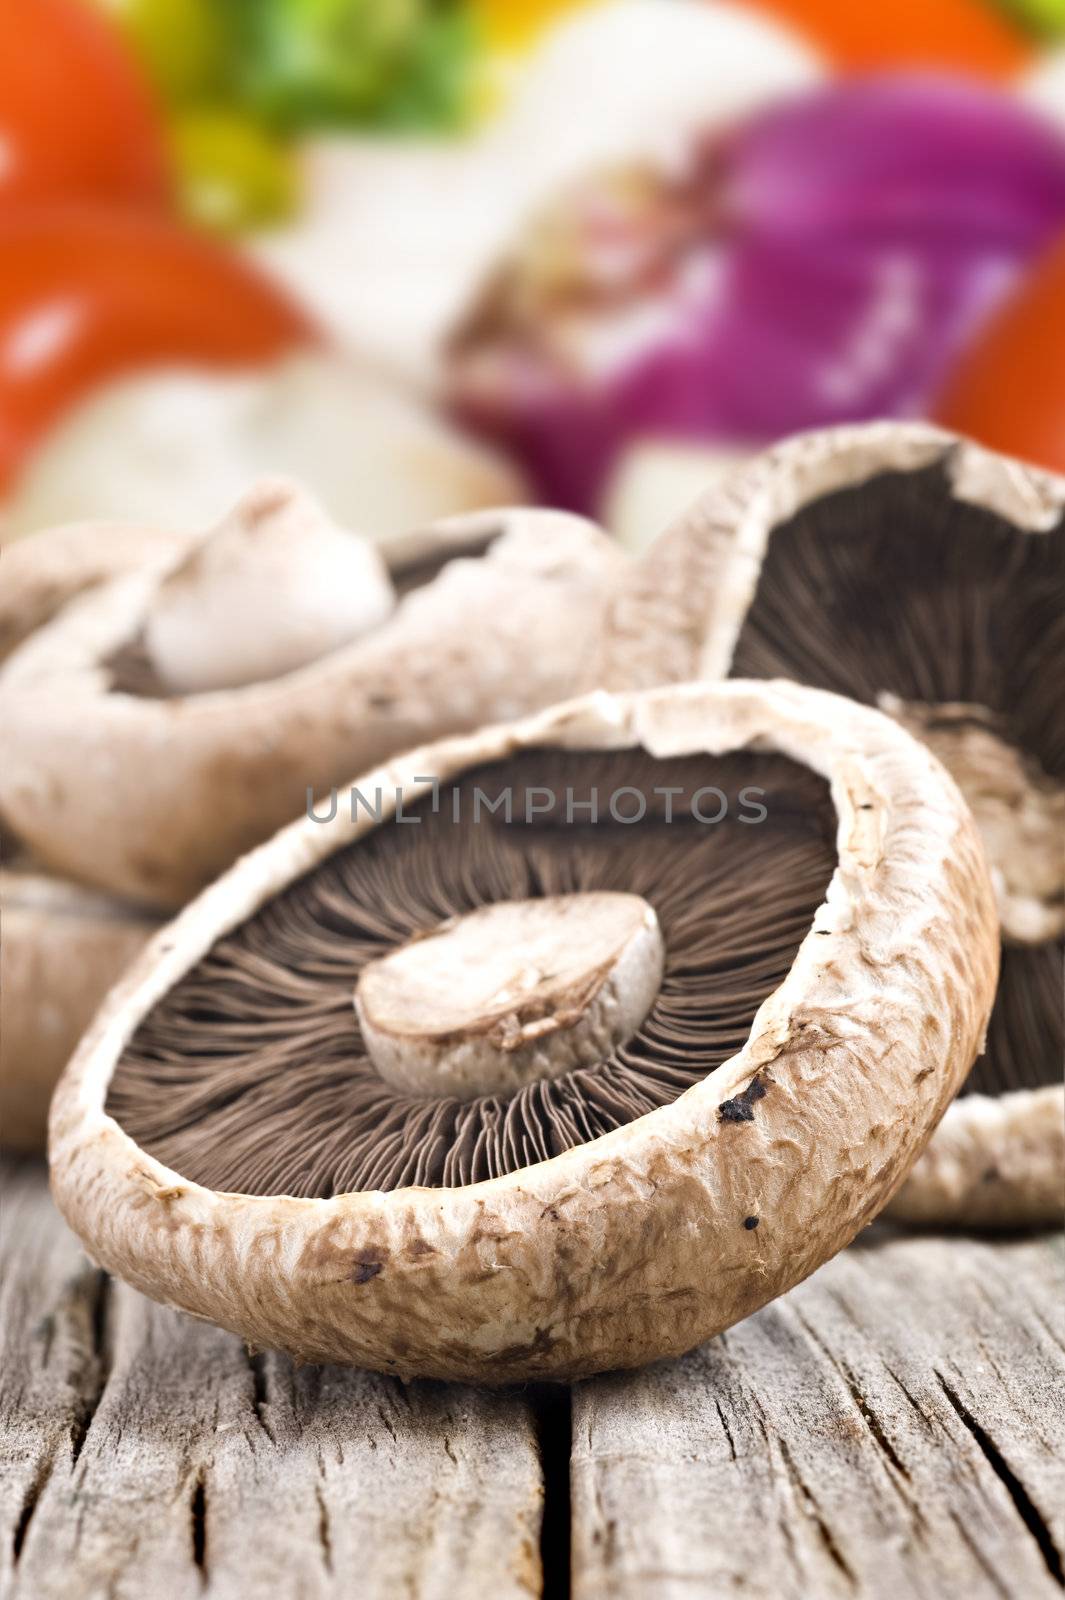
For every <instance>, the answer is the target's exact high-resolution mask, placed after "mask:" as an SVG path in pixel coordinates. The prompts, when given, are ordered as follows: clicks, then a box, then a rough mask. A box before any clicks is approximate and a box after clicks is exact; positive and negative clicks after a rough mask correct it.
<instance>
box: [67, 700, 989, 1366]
mask: <svg viewBox="0 0 1065 1600" xmlns="http://www.w3.org/2000/svg"><path fill="white" fill-rule="evenodd" d="M634 747H639V748H641V749H642V750H644V751H645V752H648V753H649V754H650V756H651V757H653V758H654V759H656V760H665V759H669V758H673V757H677V756H680V755H688V754H692V753H696V752H710V753H712V754H714V755H721V754H723V753H725V752H729V751H736V750H759V751H779V752H780V753H781V754H782V755H784V756H786V757H789V758H791V759H793V760H795V761H798V762H800V763H802V764H803V765H805V766H806V767H809V768H811V769H812V770H813V771H814V772H816V773H819V774H821V775H822V776H823V777H824V778H826V779H827V780H828V782H829V784H830V791H831V796H832V802H833V805H834V808H835V811H836V815H837V819H838V831H837V841H836V843H837V853H838V864H837V867H836V869H835V871H834V873H833V876H832V880H831V883H830V886H829V889H828V892H827V895H826V898H825V900H824V902H823V903H822V904H821V906H820V907H819V909H818V910H817V912H816V915H815V917H814V921H813V925H812V927H811V928H810V930H809V932H808V933H807V935H806V937H805V938H804V939H803V941H802V944H801V946H800V947H799V951H798V955H797V956H796V958H795V960H794V962H793V964H792V966H791V968H790V970H789V971H788V974H787V977H786V978H785V980H784V981H783V983H781V984H780V985H779V986H778V987H777V988H775V989H774V990H773V992H772V993H771V994H770V995H769V996H768V998H767V999H766V1000H765V1001H764V1003H763V1004H762V1005H761V1006H760V1007H759V1009H758V1011H757V1014H756V1015H755V1019H754V1024H753V1027H752V1028H751V1031H750V1034H749V1036H748V1037H747V1039H746V1041H745V1043H744V1044H743V1046H742V1048H741V1049H740V1050H739V1051H738V1052H737V1053H736V1054H734V1055H733V1056H731V1057H730V1058H729V1059H728V1060H726V1061H725V1062H724V1064H723V1065H721V1066H720V1067H719V1068H717V1070H714V1071H712V1072H710V1073H709V1074H708V1075H707V1076H705V1077H703V1078H701V1079H700V1080H699V1081H697V1082H696V1083H695V1085H694V1086H693V1087H692V1088H690V1089H688V1090H687V1091H686V1092H685V1093H683V1094H681V1095H680V1096H679V1097H678V1098H676V1099H675V1100H673V1101H672V1102H671V1103H669V1104H666V1105H663V1106H662V1107H661V1108H660V1109H658V1110H655V1111H653V1112H651V1113H649V1114H647V1115H644V1116H641V1117H638V1118H637V1119H636V1120H635V1121H632V1122H629V1123H627V1124H626V1125H624V1126H622V1127H619V1128H616V1129H615V1130H614V1131H612V1132H610V1133H607V1134H604V1135H602V1136H601V1137H599V1138H596V1139H593V1140H591V1141H590V1142H587V1143H584V1144H581V1145H578V1146H576V1147H575V1148H572V1149H570V1150H568V1151H566V1152H565V1153H564V1154H561V1155H558V1156H555V1157H554V1158H552V1159H549V1160H544V1161H537V1162H535V1163H533V1164H531V1165H528V1166H524V1167H520V1168H519V1169H518V1170H516V1171H511V1172H509V1173H507V1174H506V1175H504V1176H501V1177H496V1178H492V1179H489V1180H487V1181H484V1182H477V1183H471V1184H468V1185H464V1186H454V1187H434V1188H414V1187H409V1188H398V1189H394V1190H391V1191H387V1192H383V1191H381V1190H366V1191H361V1192H354V1193H345V1194H338V1195H334V1196H333V1197H331V1198H328V1199H299V1198H293V1197H291V1196H285V1195H273V1194H266V1195H263V1194H258V1195H253V1194H246V1193H232V1192H220V1191H216V1190H211V1189H208V1188H205V1187H204V1186H202V1185H200V1184H198V1183H196V1182H194V1181H191V1180H190V1179H188V1178H187V1177H185V1176H183V1175H182V1174H181V1173H179V1172H177V1171H175V1170H173V1169H172V1168H169V1167H166V1166H164V1165H163V1164H162V1163H161V1162H160V1161H158V1160H157V1159H156V1158H155V1157H153V1156H152V1155H151V1154H149V1153H148V1152H147V1151H146V1150H145V1149H143V1148H142V1147H141V1146H139V1145H138V1144H136V1143H135V1142H134V1140H133V1139H131V1138H130V1136H129V1135H128V1134H127V1133H126V1132H125V1131H124V1130H123V1128H122V1127H121V1126H120V1125H119V1123H118V1122H117V1121H116V1120H115V1119H114V1118H113V1117H112V1116H110V1115H108V1113H107V1111H106V1110H105V1104H106V1101H107V1096H108V1089H109V1084H110V1082H111V1079H112V1075H113V1073H114V1071H115V1068H116V1064H117V1063H118V1061H119V1059H120V1057H121V1056H122V1053H123V1051H124V1049H125V1047H126V1046H127V1044H128V1042H129V1040H130V1039H131V1037H132V1035H133V1034H134V1032H135V1030H136V1029H137V1028H138V1026H139V1024H140V1023H141V1022H142V1020H143V1019H144V1018H145V1017H146V1016H147V1015H148V1013H149V1012H150V1011H151V1010H152V1008H153V1007H154V1006H155V1005H156V1003H157V1002H159V1001H160V1000H161V999H162V998H163V997H165V996H166V995H167V994H168V992H169V991H170V990H171V988H172V986H173V985H175V983H177V982H178V981H179V980H180V979H181V978H182V977H183V976H184V975H185V974H187V973H189V972H190V970H191V969H192V968H193V967H195V966H196V964H197V963H198V962H199V961H200V960H201V958H203V957H204V956H205V955H206V954H207V952H209V951H210V950H211V949H212V948H213V947H214V945H215V944H216V942H217V941H218V940H219V938H220V937H222V936H224V935H225V934H227V933H228V932H229V931H230V930H233V929H235V928H237V927H238V926H239V925H240V924H242V923H243V922H244V921H245V920H246V919H247V918H249V917H250V916H252V915H253V914H254V913H255V912H256V911H257V910H258V909H259V908H261V907H263V906H265V905H266V904H267V903H268V902H269V901H271V899H272V898H273V897H274V896H275V895H276V894H277V893H278V892H279V891H280V890H282V889H283V888H284V887H285V886H287V885H289V884H291V883H293V881H294V880H296V879H299V878H302V876H303V875H304V874H307V873H308V872H309V871H311V870H312V869H313V868H315V867H316V866H317V865H318V864H320V863H323V862H325V861H326V860H328V859H329V858H330V857H332V856H333V855H334V854H335V853H336V852H337V851H338V850H341V849H342V848H343V847H345V846H347V845H350V844H352V843H353V841H356V840H360V841H361V840H362V839H364V838H365V836H366V835H368V834H369V833H370V832H371V831H372V829H373V828H374V827H375V826H380V823H375V821H374V819H373V818H372V817H371V816H369V815H368V814H367V813H366V812H365V811H361V810H360V811H359V812H358V814H357V816H356V817H355V818H354V819H353V818H352V816H351V815H350V814H349V813H348V812H346V811H345V810H343V809H342V808H341V809H338V812H337V814H336V815H335V816H334V817H333V818H332V820H330V821H327V822H323V823H316V822H315V821H313V820H312V819H310V818H306V817H305V818H302V819H301V820H299V821H297V822H296V823H294V824H292V825H291V826H289V827H288V828H286V829H285V830H284V831H282V832H281V833H280V834H278V835H277V836H276V837H275V838H274V839H272V840H271V841H270V842H268V843H267V844H265V845H263V846H262V847H260V848H259V849H258V850H256V851H254V852H253V853H251V854H250V855H248V856H246V857H245V858H244V859H243V860H242V861H240V862H238V863H237V864H236V866H234V867H233V868H232V869H231V870H230V871H229V872H228V873H227V874H226V875H225V876H224V877H222V878H221V879H219V880H218V881H217V882H216V883H214V884H213V885H212V886H211V887H210V888H209V889H208V890H207V891H205V893H204V894H203V895H201V896H200V897H199V898H198V899H197V900H196V901H195V902H194V903H193V904H192V905H190V906H189V907H188V908H187V909H186V910H185V911H184V912H183V913H182V914H181V915H180V916H179V917H178V918H177V920H176V921H175V922H173V923H172V924H171V925H170V926H168V927H167V928H166V929H165V930H163V932H161V933H160V934H159V935H158V936H157V937H156V938H155V940H154V941H153V942H152V944H151V946H150V947H149V948H148V950H147V951H146V952H145V953H144V954H143V956H142V957H141V958H140V960H139V961H138V962H137V964H136V966H135V968H134V970H133V971H132V972H131V973H130V974H128V975H127V976H126V977H125V978H124V979H123V980H122V982H121V983H120V984H119V985H118V986H117V987H116V989H115V990H114V991H113V992H112V994H111V995H110V997H109V999H108V1000H107V1002H106V1004H105V1005H104V1007H103V1009H102V1010H101V1012H100V1013H99V1014H98V1016H97V1018H96V1020H95V1022H94V1023H93V1025H92V1027H91V1028H90V1030H89V1032H88V1034H87V1035H86V1036H85V1038H84V1039H83V1041H82V1043H81V1046H80V1047H79V1049H78V1051H77V1053H76V1055H75V1057H74V1058H73V1060H72V1062H71V1064H70V1066H69V1067H68V1069H67V1071H66V1073H65V1074H64V1077H63V1079H62V1081H61V1084H60V1086H59V1089H58V1090H57V1093H56V1096H55V1099H54V1101H53V1107H52V1117H51V1125H50V1158H51V1163H52V1185H53V1191H54V1194H55V1197H56V1200H57V1203H58V1205H59V1207H60V1209H61V1211H62V1212H63V1214H64V1216H65V1217H66V1218H67V1220H68V1222H69V1223H70V1224H71V1226H72V1227H73V1228H74V1229H75V1231H76V1232H77V1233H78V1234H79V1235H80V1236H81V1238H82V1239H83V1240H84V1241H85V1244H86V1246H87V1248H88V1249H89V1251H90V1252H91V1254H92V1255H93V1257H94V1258H95V1259H96V1260H98V1261H100V1262H101V1264H102V1265H104V1266H105V1267H106V1268H107V1269H108V1270H110V1271H113V1272H115V1273H117V1274H119V1275H120V1276H122V1277H124V1278H126V1279H127V1280H128V1281H129V1282H131V1283H132V1284H134V1285H135V1286H136V1287H137V1288H139V1289H141V1290H142V1291H144V1292H145V1293H147V1294H149V1295H152V1296H154V1297H155V1298H157V1299H160V1300H163V1301H165V1302H167V1303H169V1304H172V1305H175V1306H178V1307H181V1308H183V1309H184V1310H186V1311H189V1312H192V1313H193V1314H194V1315H197V1316H200V1317H204V1318H207V1319H209V1320H212V1321H215V1322H217V1323H219V1324H221V1325H222V1326H223V1327H226V1328H229V1329H232V1330H234V1331H237V1332H239V1333H240V1334H241V1335H242V1336H243V1337H244V1338H245V1339H246V1340H247V1341H249V1342H250V1343H251V1344H253V1345H256V1346H263V1347H280V1348H282V1349H285V1350H288V1351H290V1352H291V1353H292V1354H293V1355H294V1356H296V1357H297V1358H299V1359H302V1360H308V1361H341V1362H350V1363H355V1364H358V1365H362V1366H368V1367H372V1368H376V1369H379V1370H383V1371H389V1372H394V1373H397V1374H399V1375H401V1376H404V1377H408V1376H412V1375H426V1376H434V1377H441V1378H453V1379H464V1380H468V1379H472V1380H477V1381H483V1382H490V1383H504V1382H510V1381H514V1380H524V1379H529V1378H536V1377H550V1378H560V1379H561V1378H574V1377H579V1376H582V1375H584V1374H588V1373H592V1372H596V1371H600V1370H604V1369H607V1368H613V1367H624V1366H634V1365H637V1364H639V1363H642V1362H644V1361H648V1360H651V1359H654V1358H657V1357H660V1356H669V1355H674V1354H678V1353H679V1352H681V1351H683V1350H686V1349H688V1348H690V1347H691V1346H693V1345H694V1344H696V1343H698V1342H699V1341H700V1340H703V1339H705V1338H707V1337H709V1336H710V1335H711V1334H713V1333H715V1332H717V1331H718V1330H720V1329H722V1328H725V1327H727V1326H729V1325H730V1324H731V1323H733V1322H735V1321H737V1320H738V1319H739V1318H741V1317H744V1316H746V1315H747V1314H748V1313H749V1312H751V1311H753V1310H755V1309H756V1308H757V1307H758V1306H760V1305H762V1304H764V1303H765V1302H766V1301H767V1300H769V1299H771V1298H772V1297H773V1296H774V1295H776V1294H779V1293H781V1292H783V1291H784V1290H786V1289H787V1288H789V1287H790V1286H791V1285H792V1284H794V1283H796V1282H798V1281H799V1280H800V1279H801V1278H803V1277H805V1276H806V1275H807V1274H808V1273H810V1272H812V1271H813V1270H814V1269H815V1268H816V1267H817V1266H819V1265H820V1264H821V1263H822V1262H823V1261H825V1260H826V1259H827V1258H828V1257H829V1256H831V1255H832V1254H833V1253H834V1252H835V1251H837V1250H839V1249H840V1248H842V1246H843V1245H845V1244H846V1243H848V1242H849V1241H850V1239H852V1238H853V1237H854V1235H855V1233H857V1232H858V1230H859V1229H861V1228H862V1227H863V1226H865V1224H866V1223H868V1222H869V1221H870V1220H871V1219H872V1217H873V1216H875V1215H876V1213H877V1212H878V1211H879V1210H880V1209H881V1208H882V1206H883V1205H884V1204H885V1203H886V1202H887V1200H888V1199H889V1198H890V1197H891V1195H892V1194H893V1193H894V1192H895V1190H896V1189H897V1188H898V1186H899V1184H900V1183H901V1182H902V1181H903V1179H904V1177H905V1175H906V1173H907V1171H908V1170H909V1168H910V1166H911V1165H912V1163H913V1162H914V1160H915V1159H916V1158H917V1156H918V1154H919V1153H920V1151H921V1149H922V1148H923V1146H924V1144H925V1143H926V1141H927V1139H928V1136H929V1134H930V1132H931V1130H932V1128H933V1127H934V1126H935V1124H936V1122H937V1121H938V1119H939V1117H940V1116H941V1115H942V1112H943V1110H944V1108H945V1107H946V1105H947V1104H948V1102H949V1101H950V1099H951V1098H952V1096H953V1095H954V1093H955V1091H956V1089H957V1087H958V1085H959V1084H960V1083H961V1081H962V1079H963V1078H964V1076H965V1074H966V1073H967V1072H968V1070H969V1067H970V1065H971V1062H972V1059H973V1057H974V1056H975V1054H976V1051H977V1050H978V1048H979V1046H980V1042H981V1039H982V1037H983V1032H984V1028H985V1026H986V1022H987V1017H988V1013H989V1010H990V1005H991V999H992V995H993V992H994V986H995V979H996V971H997V928H996V922H995V913H994V900H993V895H992V890H991V885H990V882H989V878H988V873H987V867H986V862H985V859H984V856H983V852H982V849H981V846H980V842H979V839H978V836H977V833H976V829H975V825H974V824H973V821H972V818H971V816H970V814H969V812H968V810H967V809H966V807H965V805H964V803H963V801H962V799H961V797H960V795H959V793H958V791H957V789H956V787H955V786H954V784H953V783H952V782H951V780H950V779H949V777H948V776H947V775H946V774H945V772H944V771H943V769H942V768H941V767H940V765H939V764H938V763H937V762H936V761H935V760H934V758H933V757H932V756H931V755H930V754H929V753H928V751H927V750H926V749H924V747H923V746H921V745H920V744H918V743H917V742H916V741H915V740H914V739H912V738H911V737H910V735H908V734H907V733H906V732H905V731H904V730H902V729H901V728H899V727H898V726H897V725H896V724H894V723H892V722H891V721H890V720H889V719H887V718H885V717H884V716H882V715H881V714H880V713H878V712H876V711H874V710H870V709H868V708H865V707H862V706H859V705H855V704H853V703H851V702H849V701H846V700H843V699H841V698H839V697H837V696H834V695H829V694H824V693H820V692H817V691H812V690H807V689H803V688H800V687H797V686H796V685H794V684H789V683H748V682H741V681H735V682H731V683H728V684H723V685H717V686H713V685H689V686H685V687H681V688H672V689H665V690H659V691H653V692H648V693H637V694H624V695H614V696H612V695H608V694H604V693H597V694H593V695H590V696H587V697H585V698H583V699H579V700H576V701H571V702H569V703H567V704H565V705H562V706H560V707H556V708H555V709H553V710H551V711H548V712H545V713H541V714H540V715H538V716H535V717H532V718H529V719H528V720H526V721H523V722H520V723H518V724H510V725H502V726H499V727H495V728H490V729H487V730H482V731H480V732H479V733H477V734H475V735H472V736H467V737H460V738H454V739H450V740H446V741H443V742H441V743H438V744H436V745H434V746H429V747H426V748H423V749H421V750H417V751H415V752H414V753H413V754H410V755H408V756H406V757H403V758H402V759H399V760H397V761H395V762H393V763H392V764H390V765H387V766H385V767H382V768H380V769H379V770H377V771H376V772H373V773H370V774H369V775H367V776H365V777H364V778H362V779H361V780H357V782H358V786H359V788H360V789H361V790H362V791H364V792H370V791H373V790H376V789H377V788H380V789H381V790H382V793H383V794H384V796H385V797H386V809H385V815H386V816H388V815H390V814H391V811H392V809H394V805H395V796H396V794H397V792H399V791H402V792H403V793H404V794H405V795H410V794H412V793H413V794H422V795H424V794H425V793H426V792H427V790H428V786H429V785H428V779H427V777H426V775H427V774H433V775H435V776H437V777H438V779H439V780H440V781H441V782H444V781H446V780H448V779H449V778H451V777H453V776H454V775H456V774H460V773H463V772H466V771H468V770H469V769H471V768H473V767H476V766H478V765H479V764H483V763H485V762H492V761H499V760H503V759H505V758H510V757H511V756H513V755H514V753H515V752H522V751H543V750H545V749H548V748H560V749H564V750H569V751H587V750H589V749H594V750H597V751H623V750H629V749H632V748H634ZM419 780H420V781H419ZM360 847H361V846H360ZM752 1219H760V1226H758V1227H752V1226H751V1221H752ZM664 1306H668V1314H665V1315H664V1314H663V1307H664Z"/></svg>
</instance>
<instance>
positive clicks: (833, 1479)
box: [572, 1236, 1065, 1600]
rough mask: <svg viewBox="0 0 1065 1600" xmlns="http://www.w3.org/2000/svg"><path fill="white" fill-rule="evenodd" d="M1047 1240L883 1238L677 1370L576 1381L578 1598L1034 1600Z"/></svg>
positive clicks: (1053, 1500)
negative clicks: (984, 1599) (999, 1599)
mask: <svg viewBox="0 0 1065 1600" xmlns="http://www.w3.org/2000/svg"><path fill="white" fill-rule="evenodd" d="M1063 1282H1065V1274H1063V1270H1062V1253H1061V1248H1060V1243H1059V1242H1058V1241H1052V1242H1047V1241H1046V1240H1041V1241H1034V1242H1033V1241H1029V1242H1025V1243H1001V1242H1000V1243H990V1242H986V1241H980V1240H972V1239H968V1240H967V1239H964V1238H950V1239H936V1238H907V1237H890V1236H889V1237H883V1238H881V1239H879V1240H877V1241H876V1242H872V1241H870V1242H869V1243H866V1244H863V1245H861V1246H859V1247H855V1248H852V1249H851V1250H849V1251H846V1252H845V1253H844V1254H843V1255H841V1256H838V1257H837V1258H836V1260H835V1261H833V1262H831V1263H829V1265H828V1266H826V1267H824V1268H822V1270H821V1271H820V1272H819V1273H817V1274H816V1276H815V1277H814V1278H812V1279H810V1280H809V1281H808V1282H806V1283H804V1284H802V1285H801V1286H800V1287H799V1288H798V1289H796V1290H793V1291H792V1293H791V1294H790V1295H788V1296H787V1297H786V1298H785V1299H783V1300H781V1301H777V1302H776V1303H775V1304H773V1305H770V1306H768V1307H766V1308H765V1310H763V1311H761V1312H759V1313H758V1315H757V1316H755V1317H752V1318H750V1319H749V1320H748V1321H747V1322H745V1323H742V1324H741V1325H740V1326H739V1327H736V1328H733V1329H731V1330H730V1331H729V1332H728V1333H726V1334H724V1335H723V1336H721V1337H720V1338H718V1339H715V1340H713V1341H712V1342H711V1343H710V1344H708V1345H706V1346H704V1347H703V1348H702V1349H701V1350H698V1351H696V1352H695V1353H693V1354H692V1355H690V1356H687V1357H685V1358H684V1359H683V1360H681V1361H677V1362H672V1363H668V1364H666V1363H662V1364H660V1365H658V1366H655V1367H651V1368H648V1369H646V1370H645V1371H644V1372H643V1373H641V1374H638V1375H636V1376H628V1377H611V1378H607V1379H598V1380H596V1381H595V1382H592V1383H587V1384H583V1385H580V1386H579V1387H578V1388H577V1390H576V1391H575V1395H574V1448H573V1461H572V1493H573V1540H574V1575H575V1584H574V1595H575V1600H603V1597H606V1596H610V1597H611V1600H628V1597H637V1596H638V1597H640V1600H643V1597H648V1600H650V1597H652V1596H653V1597H654V1600H671V1597H672V1596H680V1595H684V1596H685V1597H687V1600H690V1597H691V1596H692V1595H693V1594H696V1595H706V1596H713V1597H715V1600H717V1597H718V1596H731V1595H737V1596H740V1595H742V1596H744V1597H747V1600H750V1597H752V1596H767V1597H769V1596H773V1597H774V1600H778V1597H792V1596H794V1597H795V1600H806V1597H816V1600H833V1597H836V1596H839V1597H846V1600H851V1597H854V1596H861V1597H863V1600H880V1597H884V1600H925V1597H927V1600H982V1597H984V1596H987V1597H989V1600H991V1597H998V1596H1010V1597H1017V1600H1022V1597H1023V1600H1043V1597H1044V1596H1046V1597H1049V1596H1057V1597H1059V1600H1060V1595H1061V1589H1062V1557H1063V1552H1065V1460H1063V1458H1065V1427H1063V1418H1065V1382H1063V1380H1065V1328H1063V1314H1062V1307H1063V1304H1065V1301H1063V1295H1062V1289H1063Z"/></svg>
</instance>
